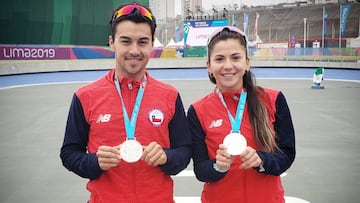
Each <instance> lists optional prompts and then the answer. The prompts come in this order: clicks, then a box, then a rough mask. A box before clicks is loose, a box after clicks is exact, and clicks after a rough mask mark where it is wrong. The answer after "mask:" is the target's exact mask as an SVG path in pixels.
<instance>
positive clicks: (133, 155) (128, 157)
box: [120, 139, 143, 163]
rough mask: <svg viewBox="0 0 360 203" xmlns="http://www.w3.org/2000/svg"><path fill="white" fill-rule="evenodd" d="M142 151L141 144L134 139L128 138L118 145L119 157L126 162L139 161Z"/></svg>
mask: <svg viewBox="0 0 360 203" xmlns="http://www.w3.org/2000/svg"><path fill="white" fill-rule="evenodd" d="M142 153H143V149H142V146H141V144H140V143H139V142H138V141H136V140H135V139H128V140H126V141H125V142H123V143H122V144H121V146H120V155H121V159H123V160H124V161H126V162H128V163H133V162H137V161H139V159H140V158H141V156H142Z"/></svg>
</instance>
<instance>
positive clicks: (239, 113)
mask: <svg viewBox="0 0 360 203" xmlns="http://www.w3.org/2000/svg"><path fill="white" fill-rule="evenodd" d="M216 93H217V95H218V96H219V98H220V100H221V103H222V104H223V105H224V107H225V109H226V110H227V113H228V116H229V119H230V124H231V132H237V133H240V125H241V121H242V117H243V114H244V109H245V103H246V97H247V93H246V92H244V91H242V92H241V95H240V99H239V102H238V106H237V110H236V115H235V118H234V117H233V116H232V115H231V113H230V111H229V108H228V107H227V105H226V103H225V100H224V97H223V95H222V94H221V92H220V89H219V88H217V89H216Z"/></svg>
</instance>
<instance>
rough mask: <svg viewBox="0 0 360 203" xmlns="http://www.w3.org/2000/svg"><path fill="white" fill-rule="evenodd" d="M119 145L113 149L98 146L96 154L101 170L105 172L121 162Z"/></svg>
mask: <svg viewBox="0 0 360 203" xmlns="http://www.w3.org/2000/svg"><path fill="white" fill-rule="evenodd" d="M119 150H120V145H119V146H115V147H110V146H104V145H102V146H100V147H99V148H98V151H97V152H96V156H97V157H98V162H99V166H100V168H101V169H102V170H104V171H106V170H108V169H109V168H112V167H115V166H117V165H118V164H119V162H120V160H121V156H120V152H119Z"/></svg>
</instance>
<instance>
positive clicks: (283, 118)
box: [187, 89, 295, 203]
mask: <svg viewBox="0 0 360 203" xmlns="http://www.w3.org/2000/svg"><path fill="white" fill-rule="evenodd" d="M222 94H223V97H224V100H225V102H226V104H227V107H228V108H229V110H230V112H231V113H232V115H233V116H235V113H236V109H237V104H238V100H239V99H238V98H239V97H240V92H225V93H222ZM259 97H260V99H261V101H262V102H263V103H264V104H265V106H266V108H267V109H268V111H269V122H270V123H271V125H272V126H273V127H274V130H275V132H276V136H277V144H278V146H279V148H280V149H281V151H279V152H276V153H266V152H262V151H260V149H259V147H258V145H257V144H256V141H255V138H254V135H253V131H252V127H251V124H250V120H249V115H248V109H247V103H246V104H245V109H244V113H243V118H242V123H241V127H240V131H241V134H243V135H244V136H245V138H246V140H247V144H248V146H251V147H252V148H254V149H255V150H257V153H258V154H259V156H260V157H261V159H262V160H263V166H264V168H265V171H264V172H259V171H257V170H255V169H253V168H251V169H240V167H239V166H240V165H241V163H242V162H241V160H240V157H239V156H237V157H235V158H234V162H233V163H232V165H231V167H230V170H229V171H227V172H226V173H221V172H218V171H216V170H215V169H214V168H213V164H214V163H215V156H216V150H217V149H218V146H219V144H221V143H222V142H223V140H224V137H225V136H226V135H227V134H229V133H230V130H231V124H230V121H229V117H228V114H227V110H226V109H225V107H224V106H223V104H222V103H221V100H220V98H219V96H218V95H217V93H216V91H213V92H212V93H210V94H208V95H207V96H205V97H203V98H201V99H200V100H198V101H196V102H194V103H193V104H192V105H191V106H190V107H189V110H188V115H187V117H188V122H189V128H190V131H191V134H192V139H193V161H194V172H195V174H196V177H197V178H198V179H199V180H200V181H203V182H205V184H204V188H203V192H202V196H201V200H202V202H203V203H223V202H226V203H264V202H266V203H283V202H284V190H283V188H282V185H281V180H280V176H279V175H280V174H281V173H282V172H284V171H285V170H286V169H288V168H289V167H290V165H291V164H292V162H293V161H294V158H295V137H294V128H293V125H292V121H291V116H290V111H289V109H288V106H287V103H286V100H285V97H284V96H283V94H282V93H281V92H280V91H278V90H273V89H265V94H260V96H259Z"/></svg>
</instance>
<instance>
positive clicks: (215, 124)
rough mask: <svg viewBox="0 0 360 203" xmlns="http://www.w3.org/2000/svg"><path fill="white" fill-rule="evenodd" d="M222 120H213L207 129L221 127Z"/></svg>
mask: <svg viewBox="0 0 360 203" xmlns="http://www.w3.org/2000/svg"><path fill="white" fill-rule="evenodd" d="M222 122H223V119H218V120H214V121H212V122H211V124H210V126H209V128H216V127H220V126H221V125H222Z"/></svg>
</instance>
